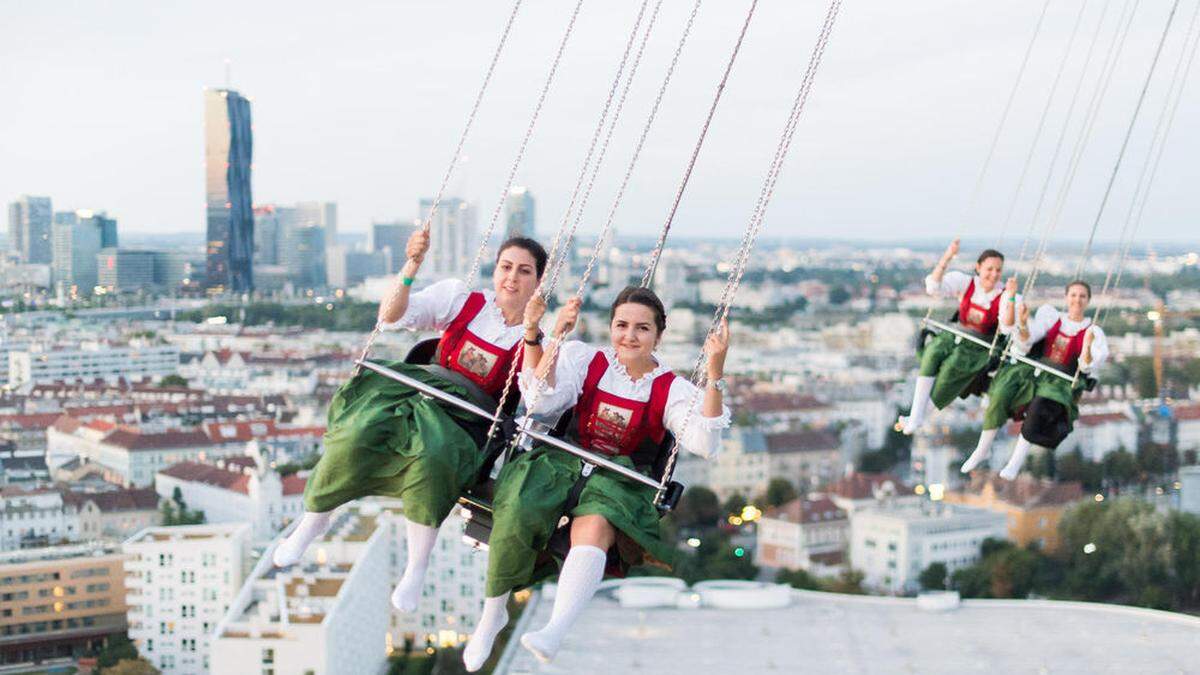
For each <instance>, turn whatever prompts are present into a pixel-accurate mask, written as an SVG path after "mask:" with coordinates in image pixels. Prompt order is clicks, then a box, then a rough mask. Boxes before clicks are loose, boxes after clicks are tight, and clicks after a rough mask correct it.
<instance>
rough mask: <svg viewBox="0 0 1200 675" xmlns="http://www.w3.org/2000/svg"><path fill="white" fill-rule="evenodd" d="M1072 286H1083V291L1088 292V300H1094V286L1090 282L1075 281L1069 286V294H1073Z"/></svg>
mask: <svg viewBox="0 0 1200 675" xmlns="http://www.w3.org/2000/svg"><path fill="white" fill-rule="evenodd" d="M1072 286H1083V290H1085V291H1087V292H1088V300H1091V299H1092V286H1091V284H1089V283H1088V282H1086V281H1084V280H1083V279H1076V280H1075V281H1072V282H1071V283H1069V284H1067V289H1066V290H1067V293H1070V292H1071V287H1072Z"/></svg>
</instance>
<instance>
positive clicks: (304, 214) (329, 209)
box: [294, 202, 337, 250]
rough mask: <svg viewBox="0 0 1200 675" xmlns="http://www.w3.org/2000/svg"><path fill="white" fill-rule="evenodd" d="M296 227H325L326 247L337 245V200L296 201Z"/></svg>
mask: <svg viewBox="0 0 1200 675" xmlns="http://www.w3.org/2000/svg"><path fill="white" fill-rule="evenodd" d="M294 208H295V218H296V225H295V226H296V227H323V228H325V249H326V250H328V249H329V248H331V247H333V246H336V245H337V202H296V206H295V207H294Z"/></svg>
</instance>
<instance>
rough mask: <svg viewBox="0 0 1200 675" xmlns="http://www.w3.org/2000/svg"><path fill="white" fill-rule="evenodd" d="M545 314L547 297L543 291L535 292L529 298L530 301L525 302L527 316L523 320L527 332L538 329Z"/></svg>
mask: <svg viewBox="0 0 1200 675" xmlns="http://www.w3.org/2000/svg"><path fill="white" fill-rule="evenodd" d="M545 315H546V298H545V297H544V296H543V295H542V294H541V292H537V293H534V294H533V295H532V296H531V297H530V298H529V302H527V303H525V316H524V320H523V322H522V323H524V324H525V332H526V333H529V332H532V331H536V330H537V328H538V324H540V323H541V322H542V317H543V316H545Z"/></svg>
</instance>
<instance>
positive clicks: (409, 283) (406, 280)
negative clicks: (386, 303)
mask: <svg viewBox="0 0 1200 675" xmlns="http://www.w3.org/2000/svg"><path fill="white" fill-rule="evenodd" d="M413 281H415V279H413V278H412V277H400V283H402V284H404V285H405V286H412V284H413Z"/></svg>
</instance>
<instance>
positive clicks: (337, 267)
mask: <svg viewBox="0 0 1200 675" xmlns="http://www.w3.org/2000/svg"><path fill="white" fill-rule="evenodd" d="M390 260H391V251H390V250H385V251H356V250H353V249H351V248H349V247H346V246H334V247H333V248H331V249H329V255H327V256H326V262H327V263H328V266H327V268H326V277H327V280H328V282H329V285H330V286H332V287H334V288H349V287H351V286H356V285H358V284H360V283H362V280H363V279H366V278H367V277H381V276H385V275H387V273H388V264H389V262H390Z"/></svg>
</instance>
